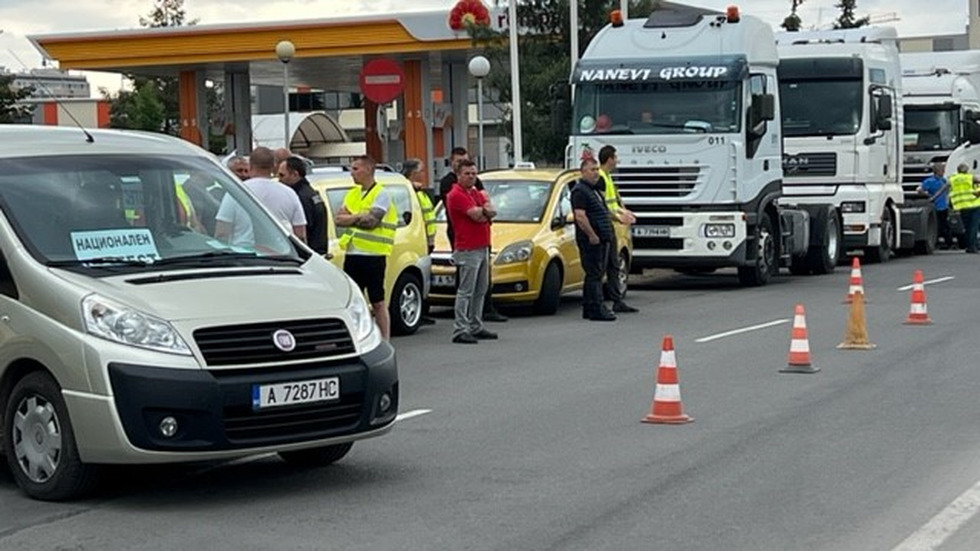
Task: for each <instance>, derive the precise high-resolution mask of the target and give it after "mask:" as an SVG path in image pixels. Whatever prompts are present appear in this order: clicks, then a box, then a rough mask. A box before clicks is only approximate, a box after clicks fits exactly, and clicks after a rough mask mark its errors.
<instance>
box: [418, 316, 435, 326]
mask: <svg viewBox="0 0 980 551" xmlns="http://www.w3.org/2000/svg"><path fill="white" fill-rule="evenodd" d="M435 324H436V320H434V319H432V318H430V317H429V316H422V319H420V320H419V325H435Z"/></svg>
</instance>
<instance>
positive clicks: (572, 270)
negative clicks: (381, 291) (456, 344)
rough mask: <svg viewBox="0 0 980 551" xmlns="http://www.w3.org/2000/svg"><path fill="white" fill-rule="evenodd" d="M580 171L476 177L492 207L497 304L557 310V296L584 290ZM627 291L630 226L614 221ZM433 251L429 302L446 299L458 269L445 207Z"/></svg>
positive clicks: (518, 171)
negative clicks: (576, 191)
mask: <svg viewBox="0 0 980 551" xmlns="http://www.w3.org/2000/svg"><path fill="white" fill-rule="evenodd" d="M579 176H580V174H579V171H578V170H559V169H534V168H528V169H524V168H519V169H515V170H500V171H491V172H485V173H483V174H481V175H480V181H482V182H483V185H484V187H485V189H486V191H487V193H489V194H490V200H491V201H492V202H493V204H494V206H495V207H496V209H497V217H496V218H494V220H493V225H492V226H491V238H490V240H491V244H490V257H491V269H492V272H491V277H490V279H491V283H492V284H493V288H492V289H491V294H492V295H493V298H494V300H495V301H496V302H498V303H508V304H530V305H532V307H533V310H534V311H535V313H539V314H554V313H555V312H556V311H557V310H558V304H559V302H560V300H561V295H562V294H564V293H568V292H571V291H576V290H579V289H581V288H582V285H583V283H584V281H585V272H584V271H583V270H582V261H581V259H580V258H579V253H578V247H577V246H576V244H575V223H574V221H573V217H572V201H571V184H574V183H575V181H576V180H578V178H579ZM614 226H615V228H616V242H617V244H618V246H619V260H620V264H621V266H620V267H621V268H622V271H621V273H622V274H623V276H622V277H621V278H620V280H619V281H616V282H614V284H615V285H618V286H619V287H620V289H621V290H623V291H624V292H625V289H626V277H627V274H628V273H629V265H630V261H631V258H632V251H633V245H632V240H631V238H630V235H629V229H628V228H627V227H626V226H624V225H622V224H615V225H614ZM437 228H438V230H437V233H436V248H435V251H434V252H433V253H432V293H431V294H430V296H429V299H430V301H431V302H432V303H433V304H443V305H445V304H451V303H452V302H453V300H454V297H455V294H456V291H455V286H456V268H455V267H454V266H453V265H452V253H451V247H450V246H449V240H448V238H447V237H446V212H445V209H444V208H443V205H440V206H439V208H438V211H437Z"/></svg>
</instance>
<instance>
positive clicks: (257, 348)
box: [194, 318, 356, 366]
mask: <svg viewBox="0 0 980 551" xmlns="http://www.w3.org/2000/svg"><path fill="white" fill-rule="evenodd" d="M282 330H285V331H288V332H289V333H290V334H292V336H293V339H294V341H295V348H293V349H292V350H290V351H288V352H285V351H283V350H281V349H280V348H279V347H277V346H276V342H275V339H274V338H273V335H274V334H276V333H277V332H279V331H282ZM194 340H195V342H197V346H198V348H200V350H201V354H202V355H203V356H204V360H205V361H206V362H207V364H208V365H209V366H222V365H239V364H258V363H268V362H292V361H296V360H308V359H316V358H331V357H336V356H343V355H346V354H353V353H354V352H355V351H356V349H355V348H354V340H353V339H351V336H350V332H349V331H348V330H347V325H346V324H345V323H344V322H343V320H340V319H335V318H327V319H312V320H293V321H278V322H264V323H252V324H246V325H229V326H223V327H208V328H205V329H198V330H197V331H194Z"/></svg>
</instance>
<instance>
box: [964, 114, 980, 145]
mask: <svg viewBox="0 0 980 551" xmlns="http://www.w3.org/2000/svg"><path fill="white" fill-rule="evenodd" d="M963 134H964V137H965V138H966V139H967V141H969V142H970V143H971V144H980V123H977V122H976V121H973V120H967V121H963Z"/></svg>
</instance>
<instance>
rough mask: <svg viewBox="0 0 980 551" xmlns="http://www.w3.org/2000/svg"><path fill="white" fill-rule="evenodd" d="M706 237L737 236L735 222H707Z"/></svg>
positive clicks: (705, 227) (705, 226)
mask: <svg viewBox="0 0 980 551" xmlns="http://www.w3.org/2000/svg"><path fill="white" fill-rule="evenodd" d="M704 236H705V237H715V238H719V237H735V224H705V225H704Z"/></svg>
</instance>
